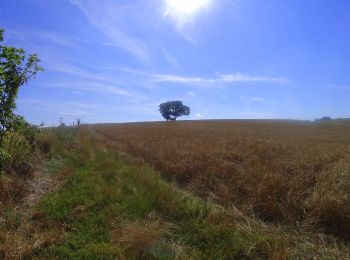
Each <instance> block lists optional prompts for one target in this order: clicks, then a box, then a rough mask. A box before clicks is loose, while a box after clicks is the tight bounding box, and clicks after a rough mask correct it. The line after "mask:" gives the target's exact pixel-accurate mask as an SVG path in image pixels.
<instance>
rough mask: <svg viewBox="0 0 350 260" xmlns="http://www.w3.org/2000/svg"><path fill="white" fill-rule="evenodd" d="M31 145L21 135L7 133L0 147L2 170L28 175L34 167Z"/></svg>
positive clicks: (33, 154) (11, 173) (8, 172)
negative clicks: (0, 147)
mask: <svg viewBox="0 0 350 260" xmlns="http://www.w3.org/2000/svg"><path fill="white" fill-rule="evenodd" d="M35 157H36V156H35V153H33V147H32V145H31V144H30V142H28V140H26V138H25V137H24V136H23V135H20V134H18V133H14V132H11V133H8V134H7V135H6V136H5V138H4V142H3V145H2V149H1V157H0V165H1V167H2V171H3V172H5V173H7V174H10V175H17V176H22V177H25V176H28V175H30V174H31V173H32V172H33V171H34V169H35V159H36V158H35Z"/></svg>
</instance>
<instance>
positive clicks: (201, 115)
mask: <svg viewBox="0 0 350 260" xmlns="http://www.w3.org/2000/svg"><path fill="white" fill-rule="evenodd" d="M195 116H196V117H204V115H203V114H201V113H197V114H195Z"/></svg>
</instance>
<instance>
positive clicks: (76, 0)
mask: <svg viewBox="0 0 350 260" xmlns="http://www.w3.org/2000/svg"><path fill="white" fill-rule="evenodd" d="M69 2H70V3H71V4H72V5H74V6H76V7H78V8H79V10H80V11H81V12H82V13H83V14H84V16H85V17H86V19H87V20H88V21H89V22H90V24H91V25H93V26H94V27H95V28H96V29H98V30H99V31H100V32H101V33H102V34H104V35H105V36H106V37H107V38H108V39H109V41H108V42H105V44H106V45H112V46H116V47H119V48H122V49H124V50H126V51H128V52H129V53H131V54H132V55H133V56H135V57H136V58H138V59H140V60H142V61H148V60H149V56H148V52H147V47H146V45H145V43H144V42H142V41H141V40H139V39H137V38H135V37H132V36H131V35H129V34H127V33H126V32H124V31H123V30H122V29H120V28H119V26H120V24H119V20H120V17H124V18H127V17H126V16H125V13H128V12H129V10H128V9H130V7H131V5H124V6H121V5H120V4H118V3H117V1H108V0H100V1H94V0H86V1H82V0H69Z"/></svg>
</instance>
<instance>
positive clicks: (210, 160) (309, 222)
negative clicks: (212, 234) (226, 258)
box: [93, 120, 350, 240]
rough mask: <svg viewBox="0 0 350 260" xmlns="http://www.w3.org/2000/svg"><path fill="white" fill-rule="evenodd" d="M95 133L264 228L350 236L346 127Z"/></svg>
mask: <svg viewBox="0 0 350 260" xmlns="http://www.w3.org/2000/svg"><path fill="white" fill-rule="evenodd" d="M93 129H94V131H95V132H96V133H98V134H99V135H101V136H103V137H104V138H106V142H107V143H108V144H109V145H111V146H114V147H115V148H116V149H118V150H121V151H123V152H126V153H128V154H131V155H133V156H135V157H137V158H140V159H142V160H144V161H145V162H146V163H148V164H149V165H151V166H152V167H153V168H155V169H156V170H158V171H160V172H161V173H162V175H163V176H164V177H165V178H166V179H168V180H172V181H176V182H177V183H179V184H180V185H181V186H182V187H185V188H186V189H188V190H190V191H192V192H193V193H195V194H197V195H200V196H201V197H203V198H207V199H210V200H214V201H215V202H216V203H220V204H221V205H223V206H225V207H235V208H238V209H239V210H241V211H242V212H244V213H245V214H247V215H249V216H251V217H255V218H258V219H260V220H262V221H265V222H266V223H273V224H279V225H287V226H291V227H293V228H301V229H307V230H312V231H313V232H316V233H317V232H324V233H327V234H331V235H333V236H335V237H337V238H341V239H345V240H348V239H349V234H350V123H349V122H346V121H332V122H318V123H315V122H306V121H286V120H284V121H277V120H276V121H272V120H211V121H179V122H176V123H170V122H154V123H126V124H100V125H94V126H93Z"/></svg>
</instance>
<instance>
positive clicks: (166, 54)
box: [160, 48, 179, 68]
mask: <svg viewBox="0 0 350 260" xmlns="http://www.w3.org/2000/svg"><path fill="white" fill-rule="evenodd" d="M160 50H161V52H162V54H163V56H164V57H165V59H166V61H167V62H168V63H169V64H171V65H172V66H173V67H174V68H179V62H178V61H177V60H176V58H175V57H174V56H173V55H172V54H171V53H170V52H169V51H168V50H167V49H165V48H161V49H160Z"/></svg>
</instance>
